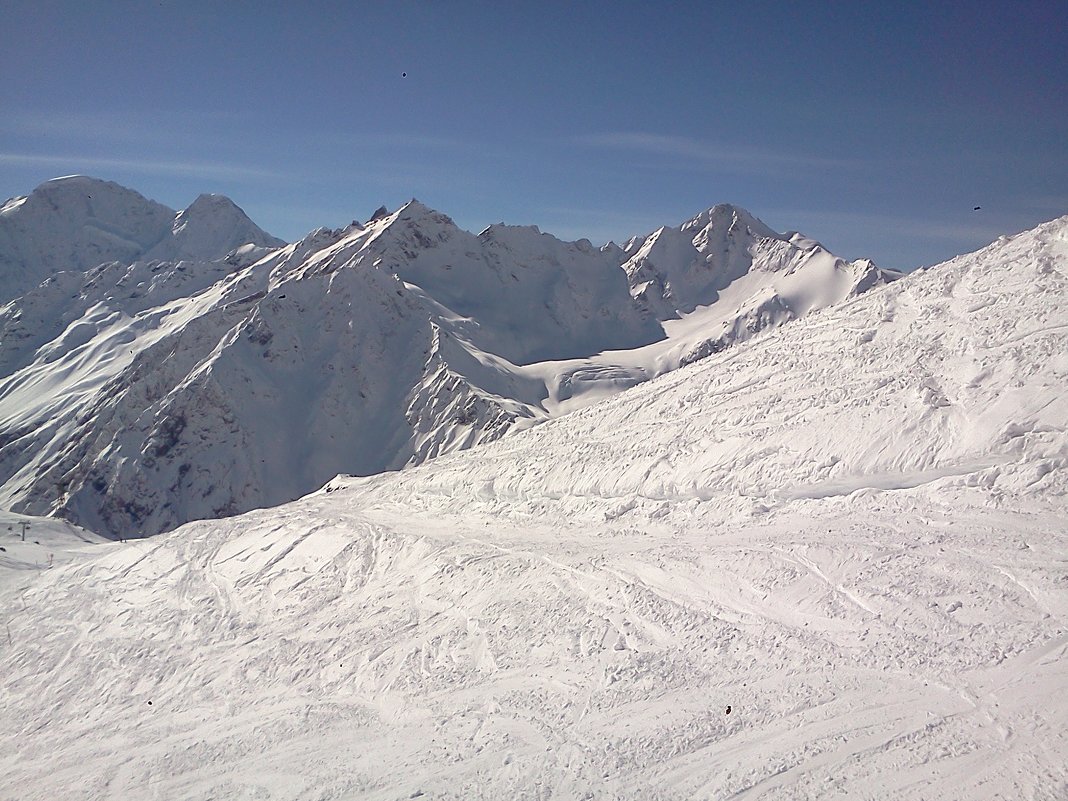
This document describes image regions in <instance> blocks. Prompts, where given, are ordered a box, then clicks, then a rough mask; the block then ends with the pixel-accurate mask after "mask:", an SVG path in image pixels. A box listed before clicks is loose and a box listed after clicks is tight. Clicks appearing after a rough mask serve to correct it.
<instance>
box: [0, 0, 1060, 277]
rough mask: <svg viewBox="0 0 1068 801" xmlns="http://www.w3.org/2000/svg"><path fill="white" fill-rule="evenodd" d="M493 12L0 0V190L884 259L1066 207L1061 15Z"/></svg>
mask: <svg viewBox="0 0 1068 801" xmlns="http://www.w3.org/2000/svg"><path fill="white" fill-rule="evenodd" d="M516 5H517V6H518V7H512V6H511V5H510V4H507V3H467V2H441V1H439V2H403V1H401V2H397V1H394V2H375V3H321V4H313V3H300V4H297V3H287V4H282V3H255V4H254V3H244V2H236V1H235V2H226V3H223V2H219V3H197V2H172V0H162V2H149V3H142V2H129V3H126V2H117V1H112V2H101V3H83V2H79V3H48V2H5V3H3V5H2V7H0V11H2V17H3V24H2V25H0V76H2V80H0V196H2V197H5V198H6V197H10V196H13V195H19V194H25V193H27V192H28V191H30V190H31V189H32V188H33V187H34V186H36V185H37V184H38V183H40V182H41V181H43V180H45V179H47V178H50V177H54V176H57V175H64V174H70V173H86V174H90V175H96V176H99V177H102V178H108V179H110V180H114V181H118V182H119V183H122V184H124V185H126V186H130V187H133V188H135V189H137V190H138V191H140V192H141V193H143V194H145V195H146V196H148V197H151V198H154V199H156V200H159V201H161V202H163V203H166V204H168V205H170V206H173V207H175V208H181V207H183V206H185V205H187V204H188V203H189V202H191V201H192V200H193V198H194V197H196V195H197V194H199V193H200V192H221V193H224V194H227V195H229V196H230V197H232V198H233V199H234V200H235V201H236V202H237V203H238V204H239V205H241V206H242V207H243V208H244V209H245V210H246V211H247V212H248V213H249V215H250V216H251V217H252V218H253V219H254V220H256V222H258V223H259V224H260V225H262V226H263V227H264V228H266V229H268V230H269V231H271V232H272V233H274V234H276V235H278V236H281V237H283V238H286V239H294V238H297V237H299V236H301V235H302V234H303V233H305V232H306V231H308V230H310V229H311V228H314V227H316V226H319V225H331V226H337V225H341V224H344V223H347V222H349V221H350V220H352V219H354V218H360V219H366V217H368V216H369V215H370V214H371V212H372V211H373V210H374V209H375V208H376V207H378V206H380V205H383V204H384V205H386V206H389V207H391V208H392V207H395V206H397V205H399V204H401V203H403V202H404V201H406V200H407V199H409V198H411V197H418V198H419V199H420V200H422V201H423V202H425V203H427V204H428V205H431V206H433V207H435V208H438V209H440V210H442V211H444V212H446V213H447V214H449V215H450V216H452V217H453V218H454V219H455V220H456V222H457V223H458V224H460V225H461V226H463V227H465V228H468V229H472V230H478V229H480V228H482V227H484V226H485V225H487V224H489V223H492V222H498V221H502V220H503V221H505V222H510V223H522V224H528V223H534V224H537V225H539V226H540V227H541V228H542V229H543V230H547V231H550V232H552V233H554V234H556V235H558V236H563V237H567V238H578V237H582V236H585V237H589V238H590V239H592V240H594V241H595V242H598V243H600V242H603V241H605V240H607V239H610V238H611V239H616V240H620V239H622V238H625V237H628V236H630V235H633V234H637V233H644V232H648V231H650V230H652V229H654V228H656V227H658V226H660V225H662V224H672V225H675V224H678V223H679V222H681V221H682V220H684V219H686V218H688V217H690V216H692V215H694V214H696V213H697V212H698V211H700V210H701V209H703V208H707V207H708V206H710V205H713V204H715V203H718V202H731V203H737V204H739V205H742V206H745V207H746V208H748V209H749V210H750V211H751V212H753V213H754V214H756V215H757V216H758V217H760V218H761V219H763V220H764V221H765V222H767V223H768V224H769V225H771V226H772V227H773V228H776V229H777V230H780V231H783V230H789V229H800V230H802V231H804V232H806V233H807V234H809V235H811V236H813V237H815V238H817V239H820V240H821V241H823V242H824V244H826V245H827V246H828V247H830V248H831V249H832V250H834V251H835V252H837V253H839V254H841V255H844V256H847V257H850V258H857V257H861V256H870V257H872V258H874V259H875V260H876V261H877V262H878V263H880V264H882V265H885V266H889V267H904V268H911V267H914V266H917V265H920V264H931V263H935V262H937V261H940V260H943V259H945V258H948V257H950V256H953V255H955V254H957V253H961V252H965V251H967V250H972V249H975V248H977V247H980V246H982V245H984V244H986V243H988V242H989V241H991V240H993V239H994V238H996V237H997V236H998V235H1000V234H1003V233H1013V232H1015V231H1019V230H1022V229H1024V228H1028V227H1031V226H1033V225H1035V224H1037V223H1039V222H1041V221H1043V220H1046V219H1050V218H1052V217H1055V216H1059V215H1062V214H1066V213H1068V100H1066V92H1065V87H1066V86H1068V37H1066V35H1065V33H1064V29H1065V28H1064V20H1063V6H1061V7H1060V8H1058V4H1056V3H1053V2H1048V3H1021V4H1006V3H997V4H993V3H992V4H980V3H952V2H947V3H939V4H932V3H873V4H864V3H859V2H854V3H832V2H827V3H818V4H816V3H812V4H808V3H802V2H792V3H746V4H727V3H714V2H707V3H693V4H688V5H687V6H681V5H680V6H669V5H667V4H652V3H607V2H601V3H574V4H571V3H561V4H556V3H549V2H546V3H528V4H522V5H521V6H519V5H518V4H516ZM974 206H982V209H981V210H980V211H973V207H974Z"/></svg>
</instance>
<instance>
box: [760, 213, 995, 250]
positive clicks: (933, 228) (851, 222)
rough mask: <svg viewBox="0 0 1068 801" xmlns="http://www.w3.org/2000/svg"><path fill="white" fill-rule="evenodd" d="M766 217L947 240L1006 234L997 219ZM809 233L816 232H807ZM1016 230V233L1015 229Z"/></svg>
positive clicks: (860, 215) (864, 215)
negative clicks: (963, 220) (960, 220)
mask: <svg viewBox="0 0 1068 801" xmlns="http://www.w3.org/2000/svg"><path fill="white" fill-rule="evenodd" d="M765 216H766V217H774V218H775V219H776V220H788V221H789V220H793V223H791V224H792V225H794V226H798V225H803V226H811V227H819V228H820V229H824V230H847V231H848V230H858V231H864V232H869V231H878V232H880V233H882V234H884V235H892V236H909V237H922V238H924V239H928V240H942V241H946V242H962V241H971V240H978V241H988V240H993V239H995V238H996V237H998V236H1000V235H1001V234H1003V233H1009V232H1008V231H1006V230H1002V227H1001V226H999V225H998V222H999V221H997V220H983V221H976V222H974V223H972V222H959V221H955V220H945V219H939V218H937V217H901V216H892V215H884V214H869V213H864V212H852V211H813V210H811V209H772V210H770V211H768V212H766V213H765ZM806 233H813V234H815V233H817V232H816V231H806ZM1013 233H1015V232H1013Z"/></svg>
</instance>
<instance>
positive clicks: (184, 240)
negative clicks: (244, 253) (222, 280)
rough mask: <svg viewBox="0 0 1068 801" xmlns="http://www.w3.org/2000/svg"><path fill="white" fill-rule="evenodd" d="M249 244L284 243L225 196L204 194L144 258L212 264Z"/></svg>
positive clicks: (273, 245) (276, 245) (267, 245)
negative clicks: (210, 262)
mask: <svg viewBox="0 0 1068 801" xmlns="http://www.w3.org/2000/svg"><path fill="white" fill-rule="evenodd" d="M249 244H251V245H255V246H257V247H280V246H281V245H283V244H285V243H284V242H282V240H280V239H277V238H275V237H273V236H271V235H270V234H268V233H267V232H266V231H264V230H263V229H262V228H260V227H259V226H258V225H256V224H255V223H254V222H252V220H250V219H249V218H248V215H247V214H245V212H244V211H242V210H241V208H240V207H239V206H238V205H237V204H236V203H234V201H232V200H230V198H228V197H226V196H225V195H213V194H203V195H199V196H198V197H197V199H196V200H194V201H193V202H192V203H191V204H189V207H188V208H186V209H184V210H182V211H180V212H178V214H177V215H175V218H174V223H173V225H172V226H171V236H170V237H168V238H167V239H165V240H163V241H162V242H160V243H159V245H157V246H156V247H155V248H153V249H152V250H151V251H150V252H149V253H147V254H146V258H150V259H165V260H171V261H173V260H177V259H192V260H194V261H211V260H213V259H218V258H221V257H222V256H225V255H226V254H227V253H229V252H230V251H232V250H234V249H235V248H237V247H240V246H242V245H249Z"/></svg>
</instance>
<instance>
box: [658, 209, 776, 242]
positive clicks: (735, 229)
mask: <svg viewBox="0 0 1068 801" xmlns="http://www.w3.org/2000/svg"><path fill="white" fill-rule="evenodd" d="M679 230H681V231H685V232H692V233H693V234H694V236H695V237H697V236H700V235H701V234H702V233H705V232H707V234H710V233H711V232H712V231H716V232H720V233H721V234H724V235H725V234H728V233H730V234H734V235H738V234H741V233H746V234H748V235H749V236H759V237H767V238H772V239H779V238H781V236H780V234H777V233H776V232H775V231H773V230H772V229H771V228H769V227H768V226H767V225H765V224H764V222H763V221H761V220H760V219H759V218H757V217H756V216H754V215H753V214H751V213H750V212H749V211H748V210H746V209H744V208H742V207H741V206H735V205H734V204H731V203H717V204H716V205H715V206H712V207H711V208H709V209H706V210H705V211H703V212H701V213H700V214H698V215H697V216H695V217H693V218H691V219H689V220H687V221H686V222H684V223H683V224H682V225H681V226H680V227H679ZM707 234H706V235H707Z"/></svg>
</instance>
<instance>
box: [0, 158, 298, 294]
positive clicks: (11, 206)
mask: <svg viewBox="0 0 1068 801" xmlns="http://www.w3.org/2000/svg"><path fill="white" fill-rule="evenodd" d="M246 243H251V244H253V245H257V246H263V247H278V246H279V245H281V244H283V243H282V242H281V240H278V239H275V238H274V237H272V236H270V235H269V234H267V233H265V232H264V231H262V230H260V229H259V228H258V227H257V226H256V225H255V224H254V223H253V222H252V221H251V220H249V219H248V217H246V216H245V213H244V212H243V211H241V209H239V208H238V207H237V206H235V205H234V204H233V202H232V201H231V200H229V199H228V198H225V197H222V196H219V195H201V196H200V197H199V198H197V199H196V201H194V202H193V204H192V205H191V206H190V207H189V208H188V209H186V210H185V211H181V212H177V213H176V212H175V211H174V210H173V209H169V208H167V207H166V206H164V205H162V204H160V203H156V202H155V201H152V200H148V199H146V198H144V197H142V196H141V195H140V194H138V193H137V192H135V191H133V190H132V189H127V188H126V187H123V186H119V185H118V184H116V183H112V182H110V181H101V180H99V179H97V178H89V177H86V176H84V175H72V176H67V177H65V178H55V179H53V180H51V181H46V182H45V183H43V184H41V185H40V186H39V187H37V188H36V189H35V190H33V192H31V193H30V194H29V195H28V196H26V197H17V198H12V199H11V200H8V201H7V202H6V203H4V205H3V206H2V207H0V303H5V302H7V301H8V300H10V299H12V298H16V297H18V296H19V295H21V294H23V293H24V292H26V291H28V290H30V289H32V288H33V287H35V286H37V285H38V284H39V283H40V282H42V281H44V280H45V279H46V278H48V277H49V276H51V275H53V274H54V273H57V272H61V271H70V270H74V271H85V270H88V269H90V268H92V267H96V266H97V265H99V264H103V263H105V262H113V261H118V262H122V263H125V264H129V263H131V262H133V261H135V260H137V259H169V260H178V259H192V260H202V261H208V260H211V259H218V258H222V257H223V256H225V255H226V254H227V253H229V252H230V251H231V250H233V249H234V248H236V247H238V246H239V245H244V244H246Z"/></svg>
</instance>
